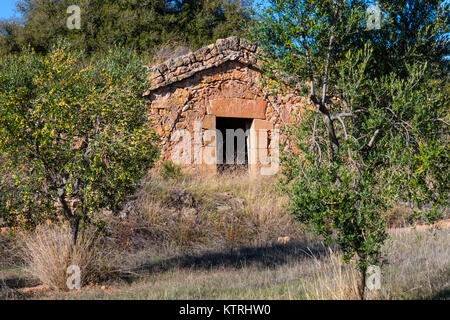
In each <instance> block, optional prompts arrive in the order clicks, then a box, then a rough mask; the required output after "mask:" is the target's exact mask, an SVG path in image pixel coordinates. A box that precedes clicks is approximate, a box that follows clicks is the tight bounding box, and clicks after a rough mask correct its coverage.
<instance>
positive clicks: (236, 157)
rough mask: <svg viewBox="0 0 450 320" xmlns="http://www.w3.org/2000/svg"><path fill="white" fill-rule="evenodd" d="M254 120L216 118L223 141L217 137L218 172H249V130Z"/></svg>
mask: <svg viewBox="0 0 450 320" xmlns="http://www.w3.org/2000/svg"><path fill="white" fill-rule="evenodd" d="M252 121H253V119H246V118H223V117H217V118H216V129H217V130H218V131H220V133H221V134H222V141H220V140H221V139H217V144H216V148H217V150H216V155H217V171H218V172H220V173H225V172H226V173H228V172H248V163H249V160H248V159H249V156H248V154H249V137H248V132H249V129H250V127H251V125H252ZM227 130H229V132H228V134H227ZM230 130H232V131H230ZM230 139H232V141H231V140H230ZM227 145H228V148H227ZM227 149H228V150H227Z"/></svg>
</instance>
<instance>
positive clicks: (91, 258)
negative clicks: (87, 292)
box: [20, 225, 110, 291]
mask: <svg viewBox="0 0 450 320" xmlns="http://www.w3.org/2000/svg"><path fill="white" fill-rule="evenodd" d="M20 242H21V247H22V252H23V257H24V260H25V263H26V271H27V272H28V273H29V274H31V275H32V276H34V277H36V278H38V279H39V280H40V281H41V282H42V284H43V285H45V286H48V287H50V288H52V289H55V290H62V291H66V290H68V287H67V279H68V276H69V275H68V274H67V268H68V267H69V266H70V265H76V266H78V267H80V270H81V285H82V286H83V285H85V284H87V283H90V282H95V281H98V280H100V279H101V278H102V277H104V276H105V275H104V274H102V273H105V272H107V269H106V268H105V267H106V265H105V261H106V260H105V259H106V258H107V257H108V256H110V255H109V254H108V253H107V252H106V251H105V246H104V245H103V244H102V238H101V237H98V236H97V235H96V234H95V232H94V231H93V229H85V230H82V231H81V232H80V234H79V237H78V239H77V242H76V244H75V245H74V246H73V247H72V234H71V231H70V230H69V228H68V227H67V226H58V225H40V226H38V227H37V228H36V230H34V231H33V232H28V233H24V234H22V235H21V241H20ZM107 260H109V259H107Z"/></svg>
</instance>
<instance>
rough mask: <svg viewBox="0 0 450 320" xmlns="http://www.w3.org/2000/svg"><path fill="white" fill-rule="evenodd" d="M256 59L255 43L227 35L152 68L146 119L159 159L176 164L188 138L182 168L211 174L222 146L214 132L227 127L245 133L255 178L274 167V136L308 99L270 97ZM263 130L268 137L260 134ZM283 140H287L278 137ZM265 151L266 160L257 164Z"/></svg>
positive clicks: (248, 164) (247, 164)
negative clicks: (158, 145)
mask: <svg viewBox="0 0 450 320" xmlns="http://www.w3.org/2000/svg"><path fill="white" fill-rule="evenodd" d="M256 56H257V47H256V46H255V45H254V44H251V43H249V42H247V41H246V40H243V39H240V38H237V37H230V38H227V39H219V40H217V41H216V43H214V44H211V45H209V46H206V47H204V48H201V49H199V50H197V51H195V52H191V53H189V54H186V55H184V56H180V57H177V58H175V59H170V60H168V61H165V62H163V63H162V64H159V65H157V66H154V67H153V68H151V70H150V76H149V83H150V87H149V89H148V90H147V91H146V92H145V93H144V96H145V97H147V98H148V100H149V118H150V120H151V125H152V126H153V128H154V130H155V132H156V133H157V135H158V136H159V137H160V143H161V149H162V158H163V159H167V160H177V161H175V162H180V157H177V159H174V154H178V153H179V151H180V150H178V149H177V146H179V145H180V142H181V141H182V140H183V139H185V140H186V139H188V140H189V141H184V142H186V143H188V145H189V147H190V148H191V151H190V152H185V150H184V151H183V152H182V153H184V155H183V157H182V159H183V161H182V163H181V164H182V165H183V166H184V167H186V168H190V169H194V170H197V171H199V172H206V173H215V172H217V171H218V170H219V168H220V165H221V159H220V157H219V154H221V151H222V150H221V149H220V148H224V145H225V144H221V143H220V142H219V140H218V139H217V136H214V132H219V131H220V130H222V131H223V133H224V136H225V129H242V130H244V131H245V132H246V133H247V138H246V144H245V148H246V151H245V153H246V159H245V163H244V164H243V166H244V167H245V169H246V170H247V169H248V171H249V172H250V173H255V174H257V173H261V168H263V167H270V166H272V167H273V164H274V161H276V159H275V156H276V155H275V154H274V151H273V150H276V148H275V147H276V146H274V144H275V143H278V139H275V138H276V135H275V133H277V132H278V130H280V129H281V128H282V127H283V125H285V124H287V123H290V122H292V121H294V120H295V118H296V117H299V116H300V115H301V112H302V107H303V106H304V105H305V102H306V100H305V98H304V97H300V96H295V95H293V94H288V95H286V96H281V95H279V94H272V91H271V90H270V89H269V88H268V87H267V86H265V85H264V84H263V83H264V81H263V79H264V76H263V73H262V71H261V69H260V67H259V65H258V61H257V58H256ZM263 131H267V134H260V132H263ZM180 132H182V133H189V135H188V136H186V135H183V134H181V135H180ZM210 132H213V134H212V135H211V134H208V133H210ZM181 136H182V137H181ZM186 137H187V138H186ZM281 142H286V137H283V136H281ZM219 149H220V150H219ZM264 153H266V154H267V155H268V158H267V159H265V161H261V159H262V158H263V157H262V156H261V155H262V154H264ZM222 154H223V153H222ZM205 155H208V156H210V157H212V161H211V159H207V158H206V157H205ZM252 159H253V160H252ZM255 159H256V160H255ZM267 160H268V161H267ZM268 162H269V163H268ZM241 167H242V166H241Z"/></svg>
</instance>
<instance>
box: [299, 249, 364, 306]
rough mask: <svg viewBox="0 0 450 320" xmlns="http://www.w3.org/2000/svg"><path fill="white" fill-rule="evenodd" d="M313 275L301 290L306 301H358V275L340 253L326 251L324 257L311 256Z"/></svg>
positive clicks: (330, 250)
mask: <svg viewBox="0 0 450 320" xmlns="http://www.w3.org/2000/svg"><path fill="white" fill-rule="evenodd" d="M311 258H312V265H313V266H312V267H313V269H314V271H315V272H314V273H313V274H312V276H311V279H308V281H306V282H305V284H304V286H303V288H304V290H305V296H306V299H308V300H358V299H359V295H358V275H357V274H356V270H355V269H354V267H352V264H346V263H344V261H343V257H342V254H341V253H337V252H335V251H333V250H332V249H330V248H329V249H328V253H327V255H326V256H325V257H322V258H318V257H316V256H313V255H311Z"/></svg>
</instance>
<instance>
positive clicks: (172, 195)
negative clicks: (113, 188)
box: [126, 173, 301, 252]
mask: <svg viewBox="0 0 450 320" xmlns="http://www.w3.org/2000/svg"><path fill="white" fill-rule="evenodd" d="M273 182H274V180H273V178H264V177H255V178H252V177H248V176H245V177H242V176H241V177H237V176H236V175H220V176H217V177H209V178H205V179H202V178H199V177H193V176H182V177H179V178H178V179H165V178H162V177H161V176H160V175H158V174H157V173H153V174H151V175H149V176H148V177H147V179H146V181H145V182H144V184H143V188H142V190H141V191H140V192H139V194H137V197H136V198H137V200H135V201H134V203H133V204H131V206H132V207H133V208H134V210H133V212H132V213H131V214H130V215H129V217H128V222H126V223H128V224H129V229H130V232H129V233H130V236H131V242H132V244H135V245H138V246H139V245H140V246H141V247H143V246H145V247H148V245H150V244H151V243H153V245H155V246H156V247H158V248H163V250H164V251H165V250H169V248H171V249H170V250H169V251H170V252H173V250H175V251H177V252H179V251H183V252H186V251H187V252H195V251H201V250H205V249H209V250H211V249H216V250H219V249H225V248H226V249H231V250H232V249H233V248H236V247H238V246H242V245H266V244H270V243H272V242H273V241H274V240H276V239H277V238H278V237H280V236H290V237H292V238H298V237H300V236H301V235H300V234H299V232H298V229H297V228H296V227H295V226H294V225H293V223H292V220H291V218H290V216H289V215H288V214H287V213H286V211H285V210H284V209H283V207H282V204H283V198H282V197H280V196H278V195H277V194H276V191H275V189H274V186H273ZM171 250H172V251H171Z"/></svg>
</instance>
